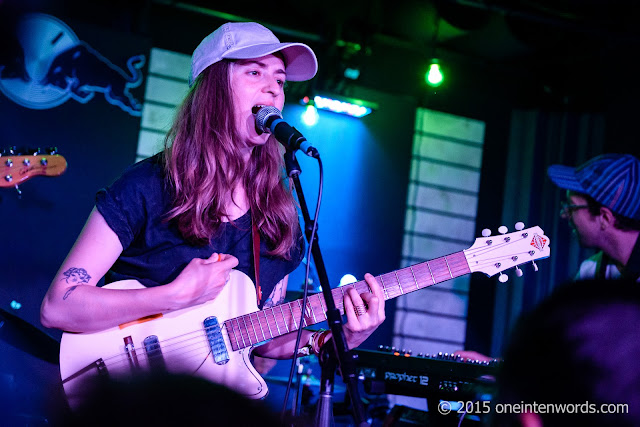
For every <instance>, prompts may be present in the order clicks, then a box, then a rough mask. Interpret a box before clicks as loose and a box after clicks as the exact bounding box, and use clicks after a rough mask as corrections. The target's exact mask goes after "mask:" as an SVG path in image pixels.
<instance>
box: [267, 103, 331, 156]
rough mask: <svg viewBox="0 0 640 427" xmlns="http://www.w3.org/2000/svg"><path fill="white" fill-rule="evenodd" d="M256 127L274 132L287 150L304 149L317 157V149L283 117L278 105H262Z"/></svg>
mask: <svg viewBox="0 0 640 427" xmlns="http://www.w3.org/2000/svg"><path fill="white" fill-rule="evenodd" d="M255 117H256V127H257V128H258V130H260V131H261V132H267V133H271V134H273V136H275V137H276V139H277V140H278V141H280V143H281V144H282V145H284V146H285V148H286V149H287V150H291V151H296V150H298V149H300V150H302V152H303V153H304V154H306V155H307V156H310V157H317V156H318V155H319V154H318V150H316V149H315V148H314V147H313V146H312V145H311V144H309V142H308V141H307V139H306V138H305V137H304V136H302V134H301V133H300V132H298V130H297V129H296V128H294V127H292V126H290V125H289V124H288V123H287V122H285V121H284V120H283V119H282V113H281V112H280V110H278V109H277V108H276V107H271V106H267V107H262V108H261V109H260V110H258V112H257V113H256V114H255Z"/></svg>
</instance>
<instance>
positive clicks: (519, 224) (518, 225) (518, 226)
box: [515, 221, 524, 231]
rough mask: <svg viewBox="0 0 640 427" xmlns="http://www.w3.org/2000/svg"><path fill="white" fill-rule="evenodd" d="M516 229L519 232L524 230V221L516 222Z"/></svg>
mask: <svg viewBox="0 0 640 427" xmlns="http://www.w3.org/2000/svg"><path fill="white" fill-rule="evenodd" d="M515 229H516V230H517V231H520V230H524V222H522V221H518V222H516V225H515Z"/></svg>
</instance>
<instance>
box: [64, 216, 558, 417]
mask: <svg viewBox="0 0 640 427" xmlns="http://www.w3.org/2000/svg"><path fill="white" fill-rule="evenodd" d="M519 224H520V225H522V227H520V226H519V225H518V224H516V229H518V230H519V231H516V232H513V233H509V234H504V233H502V232H501V235H497V236H487V237H483V238H477V239H476V241H475V243H474V244H473V245H472V246H471V247H470V248H468V249H465V250H463V251H460V252H456V253H453V254H449V255H447V256H444V257H440V258H436V259H432V260H430V261H425V262H422V263H419V264H415V265H413V266H409V267H405V268H402V269H400V270H396V271H394V272H391V273H387V274H383V275H380V276H378V277H377V280H378V283H380V285H381V287H382V289H383V295H384V298H385V299H391V298H395V297H399V296H401V295H405V294H407V293H409V292H414V291H417V290H419V289H423V288H426V287H429V286H432V285H435V284H437V283H440V282H444V281H446V280H450V279H453V278H455V277H459V276H462V275H465V274H469V273H472V272H483V273H485V274H487V275H488V276H493V275H495V274H498V273H500V278H499V280H500V281H501V282H504V281H505V280H506V278H507V276H506V274H504V273H503V271H504V270H507V269H510V268H514V267H515V268H517V267H518V266H519V265H521V264H525V263H532V265H533V267H534V269H535V270H537V268H538V267H537V266H536V265H535V262H534V261H535V260H537V259H542V258H546V257H548V256H549V253H550V250H549V238H548V237H547V236H545V235H544V231H543V230H542V229H541V228H540V227H537V226H536V227H531V228H528V229H526V230H525V229H523V228H524V224H522V223H519ZM505 228H506V227H505ZM518 271H519V270H516V274H518V273H517V272H518ZM521 274H522V271H520V275H521ZM347 286H348V287H353V288H354V289H355V290H356V291H357V292H358V293H363V292H371V289H370V288H369V285H368V284H367V283H366V282H365V281H359V282H356V283H353V284H350V285H347ZM347 286H342V287H338V288H335V289H333V290H331V295H332V298H333V300H334V303H335V305H336V307H337V308H338V309H340V312H341V313H344V307H343V298H344V295H345V292H346V289H347ZM106 287H107V288H117V289H134V288H143V286H142V285H141V284H140V283H138V282H136V281H133V280H129V281H122V282H117V283H112V284H110V285H108V286H106ZM255 297H256V293H255V287H254V285H253V282H251V279H249V278H248V277H247V276H246V275H245V274H244V273H242V272H239V271H236V270H232V271H231V275H230V280H229V283H228V284H227V285H226V286H225V287H224V289H223V290H222V292H221V293H220V294H219V295H218V297H217V298H216V299H215V300H214V301H210V302H207V303H205V304H201V305H199V306H195V307H190V308H186V309H183V310H177V311H174V312H171V313H167V314H165V315H162V316H160V315H159V316H149V318H144V319H139V320H137V321H134V322H129V323H126V324H124V325H119V326H117V327H114V328H111V329H108V330H105V331H101V332H94V333H81V334H74V333H64V334H63V335H62V341H61V343H60V374H61V377H62V383H63V385H64V390H65V393H66V395H67V400H68V401H69V405H70V406H71V407H72V408H75V407H76V406H77V405H78V404H79V403H81V401H82V399H83V398H84V397H85V396H86V395H87V392H88V390H89V389H90V387H91V385H92V384H93V383H94V382H95V381H96V380H97V379H99V378H100V377H103V378H104V377H120V376H122V377H129V376H132V375H135V374H136V373H146V372H150V371H154V370H161V371H168V372H171V373H178V374H188V375H195V376H199V377H202V378H205V379H207V380H210V381H212V382H215V383H218V384H222V385H224V386H227V387H229V388H231V389H233V390H236V391H237V392H239V393H240V394H242V395H244V396H247V397H250V398H262V397H264V396H266V395H267V392H268V390H267V385H266V383H265V382H264V380H263V379H262V377H260V375H259V374H258V372H257V371H256V370H255V369H254V367H253V366H252V365H251V362H250V361H249V356H250V354H251V350H252V349H253V348H254V347H255V346H257V345H260V344H261V343H262V342H264V341H267V340H269V339H272V338H276V337H278V336H281V335H284V334H287V333H291V332H293V331H296V330H298V329H299V328H301V327H306V326H309V325H313V324H316V323H320V322H322V321H325V320H327V316H326V307H327V305H326V302H325V301H324V297H323V295H322V294H315V295H312V296H310V297H309V298H308V299H307V305H306V306H303V304H302V300H296V301H291V302H287V303H283V304H280V305H277V306H274V307H269V308H265V309H263V310H261V311H258V307H257V305H256V303H255V300H256V298H255ZM234 349H235V350H234Z"/></svg>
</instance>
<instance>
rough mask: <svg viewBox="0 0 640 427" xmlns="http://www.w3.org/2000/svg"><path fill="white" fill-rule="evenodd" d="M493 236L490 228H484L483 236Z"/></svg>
mask: <svg viewBox="0 0 640 427" xmlns="http://www.w3.org/2000/svg"><path fill="white" fill-rule="evenodd" d="M489 236H491V230H489V229H488V228H485V229H484V230H482V237H489Z"/></svg>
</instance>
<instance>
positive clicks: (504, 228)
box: [498, 225, 509, 234]
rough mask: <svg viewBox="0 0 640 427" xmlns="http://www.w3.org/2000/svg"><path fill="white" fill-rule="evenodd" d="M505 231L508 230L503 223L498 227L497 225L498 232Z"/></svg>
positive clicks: (502, 232)
mask: <svg viewBox="0 0 640 427" xmlns="http://www.w3.org/2000/svg"><path fill="white" fill-rule="evenodd" d="M507 231H509V229H508V228H507V227H505V226H504V225H501V226H500V227H498V232H499V233H500V234H505V233H506V232H507Z"/></svg>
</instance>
